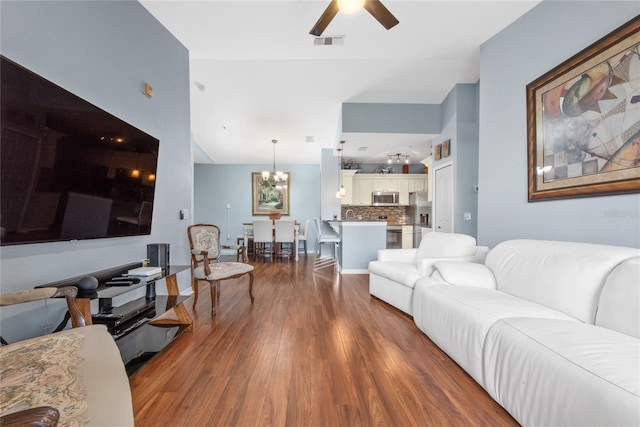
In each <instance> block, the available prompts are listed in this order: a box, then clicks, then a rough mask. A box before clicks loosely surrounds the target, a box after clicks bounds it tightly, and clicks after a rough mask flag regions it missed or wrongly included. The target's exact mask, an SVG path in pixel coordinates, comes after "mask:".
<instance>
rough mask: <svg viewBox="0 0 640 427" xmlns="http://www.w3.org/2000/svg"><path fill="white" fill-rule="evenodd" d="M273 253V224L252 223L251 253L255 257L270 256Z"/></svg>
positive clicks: (256, 221)
mask: <svg viewBox="0 0 640 427" xmlns="http://www.w3.org/2000/svg"><path fill="white" fill-rule="evenodd" d="M272 252H273V222H272V221H270V220H255V221H253V253H254V255H255V256H258V255H261V256H271V255H272Z"/></svg>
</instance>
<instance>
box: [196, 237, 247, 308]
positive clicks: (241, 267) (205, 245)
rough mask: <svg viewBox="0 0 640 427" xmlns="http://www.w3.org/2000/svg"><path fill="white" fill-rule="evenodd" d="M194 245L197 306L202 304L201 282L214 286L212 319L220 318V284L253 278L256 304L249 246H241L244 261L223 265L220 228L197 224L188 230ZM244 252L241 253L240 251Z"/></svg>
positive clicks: (212, 289) (212, 287) (212, 288)
mask: <svg viewBox="0 0 640 427" xmlns="http://www.w3.org/2000/svg"><path fill="white" fill-rule="evenodd" d="M187 234H188V235H189V245H190V246H191V285H192V287H193V292H194V294H195V295H194V300H193V307H195V306H196V303H197V302H198V282H199V281H207V282H209V285H210V286H211V316H215V315H216V311H217V306H218V302H219V301H220V281H221V280H226V279H234V278H237V277H241V276H244V275H245V274H247V275H249V297H250V298H251V304H253V301H254V297H253V266H252V265H250V264H247V251H246V247H244V246H241V247H240V250H241V252H242V259H243V262H219V258H220V248H221V246H220V229H219V228H218V227H217V226H215V225H212V224H194V225H191V226H189V227H188V228H187ZM239 253H240V252H239Z"/></svg>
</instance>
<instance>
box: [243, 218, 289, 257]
mask: <svg viewBox="0 0 640 427" xmlns="http://www.w3.org/2000/svg"><path fill="white" fill-rule="evenodd" d="M275 221H277V220H271V224H272V226H273V232H274V233H275V230H276V223H275ZM242 230H243V235H244V242H245V245H246V246H249V236H250V235H252V234H253V233H252V232H253V222H243V223H242ZM293 231H294V233H293V236H294V237H293V251H294V252H295V254H296V255H295V260H296V261H298V236H299V234H300V224H299V223H298V221H296V222H295V224H294V226H293Z"/></svg>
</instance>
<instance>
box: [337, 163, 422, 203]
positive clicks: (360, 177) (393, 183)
mask: <svg viewBox="0 0 640 427" xmlns="http://www.w3.org/2000/svg"><path fill="white" fill-rule="evenodd" d="M343 172H347V171H343ZM349 172H351V171H349ZM344 177H345V175H344V174H343V185H345V184H344V183H345V182H347V181H345V180H344ZM350 178H351V182H350V185H352V188H353V195H352V197H351V199H350V200H349V201H347V197H345V198H344V199H342V204H343V205H347V204H353V205H370V204H371V192H373V191H398V192H399V193H400V204H401V205H408V204H409V193H410V192H414V191H427V175H426V174H425V175H423V174H397V175H388V174H355V175H352V176H351V177H350ZM346 188H347V186H346V185H345V189H346ZM347 191H348V190H347Z"/></svg>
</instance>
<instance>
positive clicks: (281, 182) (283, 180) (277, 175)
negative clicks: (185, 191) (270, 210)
mask: <svg viewBox="0 0 640 427" xmlns="http://www.w3.org/2000/svg"><path fill="white" fill-rule="evenodd" d="M271 142H272V143H273V171H271V172H269V171H262V180H263V181H264V182H266V183H268V184H269V185H270V186H271V187H276V188H282V187H286V186H287V178H289V176H288V175H287V174H286V173H284V172H281V171H277V172H276V144H277V143H278V140H277V139H272V140H271Z"/></svg>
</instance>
